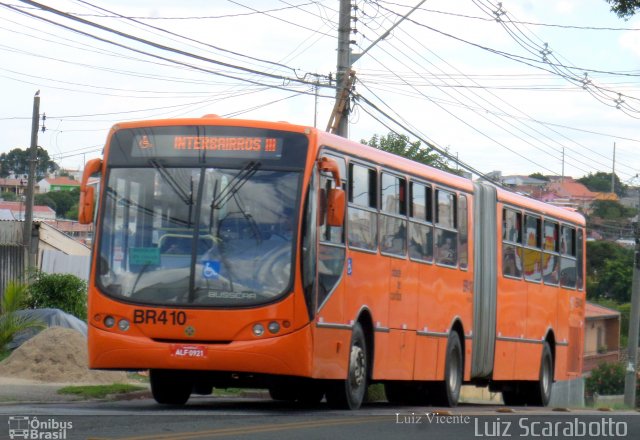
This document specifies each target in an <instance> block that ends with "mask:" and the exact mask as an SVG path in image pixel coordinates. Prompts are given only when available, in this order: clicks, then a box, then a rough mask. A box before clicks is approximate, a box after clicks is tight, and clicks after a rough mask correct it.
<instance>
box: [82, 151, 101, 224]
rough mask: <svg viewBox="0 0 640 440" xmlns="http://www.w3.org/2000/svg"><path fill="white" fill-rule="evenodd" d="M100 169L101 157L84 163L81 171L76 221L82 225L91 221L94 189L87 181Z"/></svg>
mask: <svg viewBox="0 0 640 440" xmlns="http://www.w3.org/2000/svg"><path fill="white" fill-rule="evenodd" d="M101 169H102V160H101V159H91V160H90V161H89V162H87V163H86V165H85V167H84V172H83V173H82V182H81V183H80V203H79V205H78V222H80V223H81V224H83V225H88V224H91V223H93V211H94V207H95V204H94V196H95V191H96V189H95V188H94V187H93V186H89V185H88V184H87V182H88V181H89V177H91V176H92V175H93V174H96V173H97V172H99V171H100V170H101Z"/></svg>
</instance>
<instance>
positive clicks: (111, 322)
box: [103, 315, 116, 328]
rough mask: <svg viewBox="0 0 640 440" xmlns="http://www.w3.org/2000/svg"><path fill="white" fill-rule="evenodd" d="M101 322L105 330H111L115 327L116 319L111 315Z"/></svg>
mask: <svg viewBox="0 0 640 440" xmlns="http://www.w3.org/2000/svg"><path fill="white" fill-rule="evenodd" d="M103 322H104V326H105V327H107V328H112V327H113V326H114V325H116V319H115V318H114V317H113V316H111V315H109V316H106V317H105V318H104V321H103Z"/></svg>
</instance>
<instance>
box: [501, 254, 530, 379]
mask: <svg viewBox="0 0 640 440" xmlns="http://www.w3.org/2000/svg"><path fill="white" fill-rule="evenodd" d="M499 255H500V254H499ZM500 260H501V259H498V261H500ZM498 273H499V274H501V273H502V268H500V269H499V271H498ZM526 297H527V293H526V286H525V285H524V283H523V282H522V281H520V280H512V279H509V278H505V277H503V276H502V275H498V296H497V304H498V310H497V313H496V336H497V338H496V352H495V360H494V370H493V379H494V380H512V379H514V369H515V358H516V350H517V348H516V347H517V345H518V344H520V343H519V342H515V341H513V340H510V339H511V338H515V339H519V338H521V337H523V336H524V334H525V330H526V313H527V303H526ZM504 338H509V340H505V339H504Z"/></svg>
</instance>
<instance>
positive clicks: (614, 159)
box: [611, 142, 616, 193]
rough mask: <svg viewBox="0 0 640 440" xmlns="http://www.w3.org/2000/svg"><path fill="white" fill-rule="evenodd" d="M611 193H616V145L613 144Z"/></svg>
mask: <svg viewBox="0 0 640 440" xmlns="http://www.w3.org/2000/svg"><path fill="white" fill-rule="evenodd" d="M611 192H612V193H615V192H616V143H615V142H614V143H613V167H612V168H611Z"/></svg>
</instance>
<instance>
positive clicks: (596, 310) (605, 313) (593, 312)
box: [585, 302, 620, 319]
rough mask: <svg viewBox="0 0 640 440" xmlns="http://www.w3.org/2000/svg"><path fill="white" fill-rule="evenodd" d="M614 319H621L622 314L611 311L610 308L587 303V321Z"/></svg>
mask: <svg viewBox="0 0 640 440" xmlns="http://www.w3.org/2000/svg"><path fill="white" fill-rule="evenodd" d="M613 317H620V312H618V311H617V310H613V309H610V308H608V307H604V306H600V305H597V304H593V303H590V302H587V306H586V307H585V318H586V319H595V318H613Z"/></svg>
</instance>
